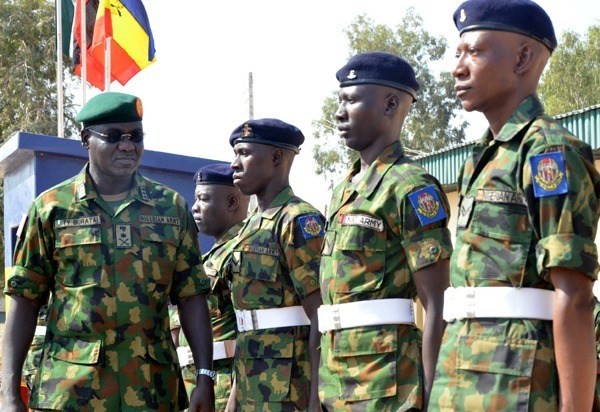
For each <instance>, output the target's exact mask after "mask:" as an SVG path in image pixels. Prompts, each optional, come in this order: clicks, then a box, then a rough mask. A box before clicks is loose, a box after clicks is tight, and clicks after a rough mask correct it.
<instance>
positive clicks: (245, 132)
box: [242, 123, 254, 137]
mask: <svg viewBox="0 0 600 412" xmlns="http://www.w3.org/2000/svg"><path fill="white" fill-rule="evenodd" d="M253 135H254V133H252V127H250V125H249V124H248V123H246V124H244V126H243V127H242V137H252V136H253Z"/></svg>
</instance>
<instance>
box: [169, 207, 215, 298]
mask: <svg viewBox="0 0 600 412" xmlns="http://www.w3.org/2000/svg"><path fill="white" fill-rule="evenodd" d="M183 207H184V208H185V209H184V211H183V212H182V213H181V216H182V219H181V233H180V236H179V247H178V248H177V251H176V255H175V273H174V274H173V279H174V280H173V288H172V290H171V302H173V303H174V304H176V303H177V302H178V301H179V299H182V298H186V297H190V296H194V295H197V294H199V293H208V292H209V290H210V280H209V279H208V276H206V273H205V272H204V268H203V267H202V257H201V254H200V244H199V241H198V229H197V228H196V225H195V223H194V219H193V218H192V214H191V212H190V211H189V209H188V208H187V205H184V206H183Z"/></svg>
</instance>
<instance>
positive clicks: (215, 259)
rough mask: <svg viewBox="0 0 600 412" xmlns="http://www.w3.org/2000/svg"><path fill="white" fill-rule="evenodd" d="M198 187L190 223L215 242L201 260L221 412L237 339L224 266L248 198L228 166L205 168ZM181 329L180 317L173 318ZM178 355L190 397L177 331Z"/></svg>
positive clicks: (188, 355)
mask: <svg viewBox="0 0 600 412" xmlns="http://www.w3.org/2000/svg"><path fill="white" fill-rule="evenodd" d="M194 182H195V184H196V190H195V198H196V201H195V202H194V206H192V212H193V214H194V220H195V222H196V225H197V226H198V229H199V230H200V232H201V233H203V234H205V235H207V236H212V237H213V238H214V239H215V243H214V245H213V247H212V248H211V249H210V251H208V253H206V254H205V255H204V256H203V257H202V262H203V264H204V270H205V272H206V274H207V275H208V277H209V278H210V283H211V290H210V293H209V294H208V309H209V311H210V320H211V323H212V333H213V340H214V342H213V369H214V371H215V373H216V378H215V410H216V411H225V410H226V408H227V401H228V399H229V395H230V393H231V391H232V388H233V383H234V373H233V372H234V370H233V356H234V355H235V338H236V335H237V324H236V319H235V311H234V310H233V304H232V303H231V291H230V290H229V284H228V282H227V279H225V277H224V267H225V265H226V263H227V261H228V260H229V257H230V255H231V246H232V245H233V244H234V242H235V238H236V236H237V234H238V232H239V231H240V229H241V228H242V226H243V222H244V219H245V218H246V215H247V214H248V203H249V201H250V197H249V196H246V195H243V194H242V193H240V191H239V190H238V189H237V188H236V187H235V186H234V185H233V170H232V169H231V168H230V167H229V165H228V164H224V163H217V164H210V165H207V166H204V167H202V168H200V169H199V170H198V172H197V173H196V175H195V176H194ZM171 320H172V322H173V321H175V323H176V325H173V324H171V328H172V329H173V326H176V328H177V329H180V322H179V316H177V314H175V316H173V317H172V318H171ZM177 343H178V344H177V346H178V347H177V354H178V356H179V362H180V365H181V369H182V374H183V379H184V381H185V389H186V391H187V393H188V395H190V394H191V392H192V390H193V389H194V388H195V387H196V377H195V374H196V372H197V370H196V368H195V367H194V359H193V357H192V351H191V350H190V346H189V344H188V341H187V339H186V337H185V334H184V333H181V332H180V331H179V332H178V340H177ZM233 405H234V404H233V403H232V406H233Z"/></svg>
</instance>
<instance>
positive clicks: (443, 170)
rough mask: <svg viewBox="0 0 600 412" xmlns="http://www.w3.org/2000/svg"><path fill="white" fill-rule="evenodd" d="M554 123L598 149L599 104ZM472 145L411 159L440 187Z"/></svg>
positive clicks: (450, 181)
mask: <svg viewBox="0 0 600 412" xmlns="http://www.w3.org/2000/svg"><path fill="white" fill-rule="evenodd" d="M554 118H555V119H556V120H557V121H558V123H560V124H561V125H562V126H563V127H564V128H566V129H567V130H569V131H570V132H571V133H573V134H574V135H575V136H577V137H579V138H580V139H581V140H583V141H584V142H586V143H587V144H589V145H590V146H591V147H592V149H599V148H600V104H597V105H594V106H590V107H586V108H584V109H581V110H576V111H573V112H570V113H565V114H561V115H558V116H555V117H554ZM474 143H475V142H465V143H461V144H458V145H452V146H449V147H446V148H444V149H441V150H438V151H437V152H434V153H431V154H428V155H423V156H418V157H415V158H414V160H415V161H417V162H418V163H419V164H421V166H423V167H424V168H425V170H427V171H428V172H429V173H431V174H432V175H433V176H435V177H436V178H437V179H438V180H439V181H440V183H442V184H443V185H446V186H447V185H453V184H455V183H456V180H457V175H458V171H459V170H460V168H461V166H462V164H463V163H464V162H465V160H466V159H467V157H468V156H469V155H470V154H471V149H472V146H473V145H474Z"/></svg>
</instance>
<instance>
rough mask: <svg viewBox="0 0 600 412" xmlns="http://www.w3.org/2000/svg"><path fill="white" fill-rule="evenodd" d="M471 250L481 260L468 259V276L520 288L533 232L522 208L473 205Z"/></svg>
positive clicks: (515, 206) (492, 204) (483, 204)
mask: <svg viewBox="0 0 600 412" xmlns="http://www.w3.org/2000/svg"><path fill="white" fill-rule="evenodd" d="M470 229H471V234H472V237H473V239H472V240H471V242H470V243H471V247H472V249H473V251H475V252H477V254H478V255H479V256H482V255H483V256H484V258H483V259H482V258H480V257H479V258H474V259H470V263H471V264H472V265H473V269H474V270H472V271H471V274H472V276H474V277H476V278H479V279H482V278H483V279H497V280H500V281H501V282H507V281H508V282H510V283H511V284H512V285H513V286H520V285H521V280H522V277H523V275H524V273H525V267H526V263H527V258H528V255H529V252H530V248H531V241H532V236H533V231H532V229H531V225H530V224H529V219H528V217H527V209H526V208H525V207H524V206H517V205H507V204H498V203H487V202H476V203H475V206H474V210H473V218H472V220H471V226H470Z"/></svg>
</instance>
